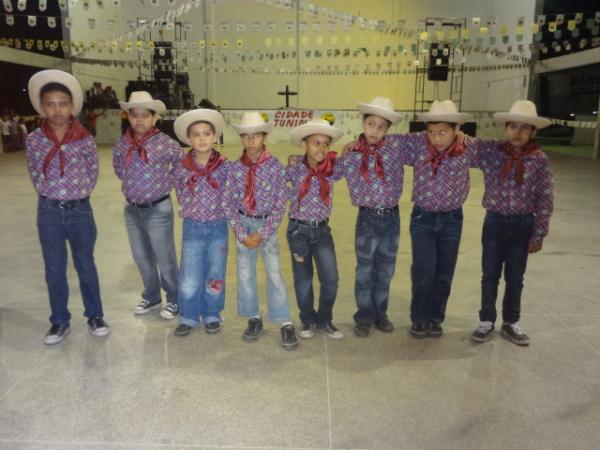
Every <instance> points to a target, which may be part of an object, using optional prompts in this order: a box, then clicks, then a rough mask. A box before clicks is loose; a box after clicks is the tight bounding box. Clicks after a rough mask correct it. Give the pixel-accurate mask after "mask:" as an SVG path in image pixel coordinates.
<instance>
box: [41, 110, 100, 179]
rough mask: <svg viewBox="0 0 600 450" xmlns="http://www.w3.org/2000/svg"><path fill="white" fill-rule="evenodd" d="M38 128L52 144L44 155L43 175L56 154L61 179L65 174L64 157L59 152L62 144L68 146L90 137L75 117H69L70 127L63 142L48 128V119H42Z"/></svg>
mask: <svg viewBox="0 0 600 450" xmlns="http://www.w3.org/2000/svg"><path fill="white" fill-rule="evenodd" d="M40 128H41V129H42V132H43V133H44V135H45V136H46V137H47V138H48V139H50V141H51V142H52V143H53V144H54V145H53V146H52V149H51V150H50V151H49V152H48V154H47V155H46V158H44V175H47V172H48V166H49V165H50V162H51V161H52V159H54V157H55V156H56V155H57V154H58V157H59V160H60V177H61V178H62V176H63V175H64V173H65V155H64V153H63V152H61V151H60V150H61V149H60V147H61V146H62V145H63V144H70V143H71V142H75V141H79V140H81V139H85V138H86V137H88V136H89V135H90V133H89V132H88V131H87V130H86V129H85V128H84V127H83V125H81V123H80V122H79V120H77V119H76V118H75V117H71V125H70V126H69V128H68V129H67V132H66V133H65V137H63V140H62V141H60V142H59V140H58V138H57V137H56V133H54V130H53V129H52V128H51V127H50V124H49V123H48V119H44V121H43V122H42V125H41V127H40Z"/></svg>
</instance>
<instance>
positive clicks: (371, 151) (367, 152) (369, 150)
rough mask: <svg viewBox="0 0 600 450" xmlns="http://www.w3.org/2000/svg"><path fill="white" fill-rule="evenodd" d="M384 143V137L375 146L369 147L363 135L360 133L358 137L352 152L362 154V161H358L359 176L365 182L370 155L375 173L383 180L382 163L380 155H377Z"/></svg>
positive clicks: (367, 177)
mask: <svg viewBox="0 0 600 450" xmlns="http://www.w3.org/2000/svg"><path fill="white" fill-rule="evenodd" d="M384 143H385V137H384V138H383V139H381V140H380V141H379V142H378V143H377V144H375V145H369V143H368V142H367V138H366V137H365V134H364V133H361V135H360V136H359V137H358V142H357V143H356V145H355V146H354V150H352V151H354V152H358V153H361V154H362V159H361V161H360V174H361V175H362V177H363V178H364V179H365V181H366V180H368V179H369V156H371V155H373V156H374V157H375V173H376V174H377V176H378V177H379V178H381V179H382V180H383V178H384V174H383V161H382V159H381V153H379V150H381V148H382V147H383V144H384Z"/></svg>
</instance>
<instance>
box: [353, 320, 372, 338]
mask: <svg viewBox="0 0 600 450" xmlns="http://www.w3.org/2000/svg"><path fill="white" fill-rule="evenodd" d="M370 332H371V324H370V323H366V322H358V323H356V324H354V334H355V335H357V336H358V337H367V336H368V335H369V333H370Z"/></svg>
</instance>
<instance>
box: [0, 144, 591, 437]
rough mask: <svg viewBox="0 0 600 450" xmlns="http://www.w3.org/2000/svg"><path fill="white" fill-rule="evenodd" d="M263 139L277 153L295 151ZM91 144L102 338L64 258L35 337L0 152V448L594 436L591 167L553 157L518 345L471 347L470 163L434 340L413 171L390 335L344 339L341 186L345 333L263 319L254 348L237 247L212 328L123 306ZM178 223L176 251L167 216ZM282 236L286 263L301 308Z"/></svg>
mask: <svg viewBox="0 0 600 450" xmlns="http://www.w3.org/2000/svg"><path fill="white" fill-rule="evenodd" d="M273 150H274V153H276V154H277V155H278V156H280V157H281V158H282V159H285V158H286V157H287V154H288V152H289V151H291V148H286V149H281V148H279V149H273ZM237 151H238V146H237V145H232V146H230V147H227V148H226V149H225V153H226V154H228V155H229V156H230V157H235V152H237ZM100 155H101V175H100V181H99V185H98V187H97V188H96V191H95V193H94V196H93V206H94V210H95V216H96V221H97V224H98V231H99V238H98V243H97V246H96V262H97V265H98V269H99V272H100V282H101V289H102V295H103V299H104V306H105V312H106V319H107V321H108V322H109V324H110V326H111V331H112V333H111V335H110V336H109V337H107V338H100V339H98V338H94V337H93V336H91V335H90V334H89V333H88V332H87V328H86V324H85V321H84V319H83V318H82V317H81V312H82V305H81V301H80V296H79V292H78V285H77V278H76V275H75V274H74V271H73V269H72V267H69V271H70V272H69V279H70V284H71V287H72V300H71V309H72V313H73V317H74V319H73V321H72V332H71V335H70V336H69V337H68V338H67V340H66V341H65V342H64V343H62V344H61V345H58V346H55V347H47V346H45V345H44V344H43V343H42V339H43V336H44V333H45V332H46V331H47V328H48V326H49V324H48V321H47V317H48V314H49V308H48V301H47V293H46V288H45V284H44V277H43V266H42V258H41V254H40V249H39V243H38V241H37V232H36V227H35V202H36V198H35V194H34V191H33V188H32V187H31V184H30V181H29V178H28V175H27V172H26V168H25V160H24V155H23V154H22V153H21V154H8V155H0V192H1V193H0V211H2V215H1V216H0V286H1V288H2V289H1V292H2V296H1V297H0V448H2V449H4V448H6V449H65V448H66V449H112V448H115V449H117V448H118V449H127V448H135V449H138V448H140V449H142V448H165V449H167V448H173V449H175V448H185V449H187V448H199V449H292V448H302V449H401V448H407V449H471V448H473V449H478V448H492V449H507V448H519V449H532V448H536V449H537V448H540V449H564V448H570V449H574V448H580V449H594V448H599V447H600V444H598V443H599V442H600V425H599V424H600V378H599V376H598V374H599V373H600V358H599V349H600V327H599V326H598V323H599V321H600V300H599V297H600V294H599V293H600V275H599V273H600V162H598V161H591V160H586V159H575V158H568V157H565V156H559V155H557V156H554V155H553V156H552V160H553V169H554V172H555V174H556V212H555V216H554V217H553V220H552V222H551V233H550V236H549V237H548V239H547V240H546V242H545V244H544V250H543V252H542V253H541V254H539V255H534V256H533V257H532V258H531V259H530V262H529V268H528V272H527V276H526V283H525V284H526V287H525V293H524V303H523V311H524V317H523V321H522V323H523V325H524V326H525V328H526V329H527V330H528V332H529V334H530V336H531V338H532V344H531V346H530V347H528V348H518V347H516V346H514V345H512V344H510V343H508V342H507V341H505V340H503V339H502V338H501V337H500V336H499V335H498V336H496V338H495V339H494V340H493V341H492V342H490V343H487V344H483V345H473V344H472V343H471V342H470V340H469V333H470V331H471V330H472V328H473V326H474V325H475V324H476V323H477V310H478V303H479V286H480V284H479V282H480V258H481V247H480V233H481V223H482V217H483V210H482V208H481V207H480V201H481V195H482V179H481V175H480V174H479V173H477V172H473V176H472V191H471V194H470V196H469V199H468V201H467V203H466V205H465V208H464V212H465V224H464V232H463V240H462V244H461V254H460V257H459V263H458V267H457V271H456V277H455V282H454V287H453V292H452V296H451V300H450V304H449V306H448V318H447V321H446V323H445V336H444V337H443V338H441V339H439V340H432V339H427V340H422V341H415V340H413V339H411V338H410V337H409V336H408V335H407V327H408V324H409V320H408V305H409V299H410V295H409V294H410V278H409V269H410V242H409V239H408V238H409V236H408V217H409V212H410V190H411V189H410V183H411V171H410V170H408V171H407V176H406V180H405V193H404V195H403V197H402V201H401V217H402V238H401V247H400V251H399V257H398V265H397V273H396V276H395V278H394V282H393V285H392V296H391V303H390V309H389V310H390V317H391V319H392V321H393V322H394V324H395V325H396V331H395V332H394V333H393V334H390V335H385V334H383V333H380V332H376V333H374V334H373V335H372V336H370V337H369V338H367V339H359V338H357V337H354V336H353V334H352V330H351V326H352V314H353V312H354V300H353V274H354V251H353V235H354V219H355V215H356V210H355V208H353V207H352V206H351V205H350V203H349V200H348V196H347V190H346V185H345V182H341V183H339V184H338V185H337V186H336V194H335V209H334V216H333V219H332V222H331V226H332V229H333V233H334V238H335V242H336V247H337V254H338V261H339V265H340V277H341V284H340V290H339V297H338V300H337V304H336V307H335V310H334V314H335V320H336V323H337V324H338V325H339V327H340V329H341V330H342V331H343V332H344V333H345V334H346V338H345V339H343V340H341V341H331V340H327V339H325V338H324V337H320V336H319V337H316V338H314V339H312V340H308V341H305V340H303V341H302V342H301V345H300V347H299V348H298V349H296V350H294V351H291V352H286V351H284V350H283V349H281V347H280V346H279V331H278V329H277V328H276V327H275V326H274V325H272V324H267V326H266V329H267V331H266V333H265V335H264V336H263V337H261V339H260V340H259V341H258V342H255V343H252V344H248V343H245V342H243V341H242V339H241V333H242V331H243V329H244V327H245V321H244V320H243V319H241V318H239V317H238V316H237V314H236V299H235V292H236V286H235V284H236V280H235V257H234V253H233V252H230V260H229V264H228V278H227V282H228V285H227V290H228V291H227V292H228V293H227V301H226V310H225V313H224V317H225V323H224V329H223V332H222V333H221V334H219V335H216V336H209V335H207V334H205V333H204V332H203V331H197V332H194V333H193V334H192V335H190V336H188V337H185V338H177V337H175V336H173V329H174V327H175V325H176V324H175V322H165V321H163V320H161V319H160V318H159V316H158V314H150V315H148V316H146V317H141V318H139V317H134V316H133V314H132V313H131V308H132V307H133V306H134V303H135V300H136V298H137V296H138V294H139V290H140V280H139V276H138V274H137V271H136V268H135V266H134V264H133V262H132V259H131V255H130V251H129V246H128V243H127V237H126V233H125V227H124V224H123V217H122V204H123V201H122V197H121V194H120V192H119V186H118V184H117V180H116V178H115V176H114V175H113V173H112V169H111V165H110V149H108V148H101V150H100ZM285 222H286V221H284V224H285ZM176 229H177V231H176V233H177V234H176V241H177V243H178V248H179V244H180V239H181V222H180V220H179V219H178V221H177V226H176ZM284 229H285V227H280V237H281V238H282V240H281V249H282V251H281V253H282V254H281V257H282V261H283V264H282V266H283V269H284V278H285V280H286V282H287V285H288V288H289V292H290V305H291V306H292V308H293V311H294V313H296V307H295V300H294V296H293V292H292V290H291V280H292V278H291V268H290V262H289V261H290V255H289V251H288V249H287V244H286V242H285V240H284V239H283V237H284V234H283V231H284ZM233 248H234V247H233V246H230V249H233ZM261 283H262V281H261ZM263 292H264V291H263Z"/></svg>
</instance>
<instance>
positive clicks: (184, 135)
mask: <svg viewBox="0 0 600 450" xmlns="http://www.w3.org/2000/svg"><path fill="white" fill-rule="evenodd" d="M195 122H208V123H210V124H212V126H213V127H215V135H216V137H217V139H218V138H220V137H221V135H222V134H223V127H224V126H225V121H224V120H223V116H222V115H221V113H220V112H218V111H215V110H214V109H192V110H191V111H188V112H186V113H183V114H182V115H180V116H179V117H178V118H177V119H176V120H175V123H174V124H173V128H174V129H175V135H177V139H179V140H180V141H181V142H183V143H184V144H187V145H191V144H190V140H189V138H188V128H189V127H190V125H192V124H193V123H195Z"/></svg>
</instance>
